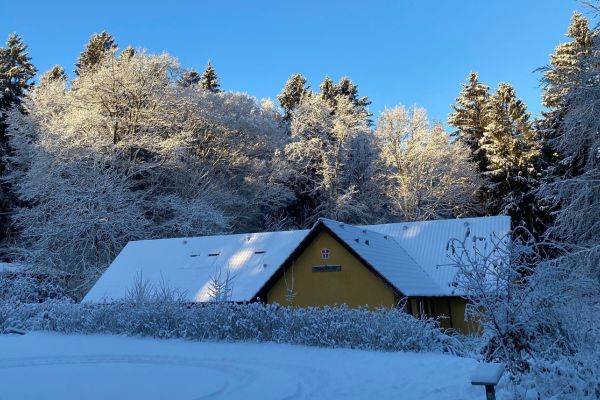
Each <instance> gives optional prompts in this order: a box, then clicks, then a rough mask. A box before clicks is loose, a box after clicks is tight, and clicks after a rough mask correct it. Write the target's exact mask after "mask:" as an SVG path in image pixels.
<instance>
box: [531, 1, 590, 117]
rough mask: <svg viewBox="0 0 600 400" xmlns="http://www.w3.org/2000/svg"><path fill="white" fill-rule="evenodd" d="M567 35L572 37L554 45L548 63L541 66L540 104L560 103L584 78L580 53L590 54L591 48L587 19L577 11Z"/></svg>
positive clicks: (553, 104) (547, 105)
mask: <svg viewBox="0 0 600 400" xmlns="http://www.w3.org/2000/svg"><path fill="white" fill-rule="evenodd" d="M566 36H567V37H568V38H569V39H571V40H570V41H568V42H566V43H562V44H560V45H558V46H556V49H555V50H554V54H552V55H551V56H550V64H549V65H548V66H547V67H546V68H543V69H542V71H543V72H544V78H543V82H544V86H543V88H544V93H543V103H544V105H545V106H546V107H549V108H555V107H557V106H559V105H560V104H561V103H563V102H564V101H565V96H566V95H567V94H568V92H569V91H570V89H572V88H573V87H574V85H575V84H576V83H577V80H578V79H579V78H582V77H583V76H582V75H581V72H582V68H583V67H584V66H583V65H582V61H583V59H582V56H585V55H587V54H589V53H590V51H591V47H592V31H591V29H590V27H589V21H588V19H587V18H586V17H585V16H583V15H582V14H580V13H579V12H575V13H574V14H573V16H572V17H571V25H570V26H569V28H568V30H567V35H566Z"/></svg>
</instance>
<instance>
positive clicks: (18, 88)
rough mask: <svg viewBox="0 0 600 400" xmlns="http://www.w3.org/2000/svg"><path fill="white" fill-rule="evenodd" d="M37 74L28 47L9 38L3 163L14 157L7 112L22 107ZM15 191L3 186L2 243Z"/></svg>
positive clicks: (0, 63) (2, 94) (0, 115)
mask: <svg viewBox="0 0 600 400" xmlns="http://www.w3.org/2000/svg"><path fill="white" fill-rule="evenodd" d="M36 72H37V70H36V68H35V67H34V65H33V64H32V63H31V58H30V57H29V54H28V53H27V45H26V44H25V42H23V39H22V38H21V37H20V36H18V35H17V34H16V33H13V34H12V35H10V36H9V37H8V40H7V41H6V47H0V159H1V157H5V156H6V155H8V154H9V153H10V148H9V146H8V137H7V135H6V129H7V125H6V114H5V113H6V112H7V111H8V110H9V109H10V108H12V107H15V106H16V107H18V106H19V105H20V103H21V99H22V97H23V96H24V95H25V93H26V92H27V91H28V90H29V89H31V88H32V87H33V84H32V83H31V79H32V78H33V77H34V76H35V74H36ZM4 168H5V165H4V160H2V161H0V175H4ZM14 203H15V200H14V195H13V194H12V191H11V188H10V187H9V186H8V185H6V184H5V183H4V182H3V181H2V182H0V241H4V240H5V239H6V237H7V236H8V234H9V232H10V217H9V215H10V212H11V210H12V208H13V207H14Z"/></svg>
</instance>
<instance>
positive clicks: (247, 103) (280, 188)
mask: <svg viewBox="0 0 600 400" xmlns="http://www.w3.org/2000/svg"><path fill="white" fill-rule="evenodd" d="M588 26H589V23H588V21H587V20H586V19H585V18H584V17H583V16H581V15H579V14H576V15H575V16H574V18H573V23H572V26H571V27H570V29H569V37H570V38H571V40H570V41H569V42H567V43H565V44H563V45H560V46H559V47H557V49H556V53H555V55H553V56H552V60H551V63H550V65H549V66H548V67H546V68H544V78H543V83H544V104H545V105H546V106H547V107H548V108H549V110H550V111H549V112H548V113H546V114H544V115H543V117H542V118H540V119H538V120H533V119H532V118H531V116H530V114H529V113H528V112H527V109H526V105H525V104H524V103H523V102H522V101H521V100H519V99H518V97H517V95H516V93H515V90H514V89H513V88H512V87H511V86H510V85H509V84H506V83H502V84H500V85H499V86H498V87H497V88H496V89H495V90H494V91H490V89H489V87H488V86H486V85H485V84H484V83H482V82H480V81H479V78H478V76H477V74H476V73H471V74H470V75H469V77H468V79H467V82H466V83H465V84H463V88H462V91H460V93H459V94H458V98H457V100H456V104H455V105H453V112H452V113H451V114H450V115H449V119H448V124H449V125H450V126H451V127H452V132H450V133H448V132H446V131H445V129H444V126H443V124H441V123H432V122H430V121H429V119H428V117H427V113H426V111H425V110H424V109H422V108H419V107H411V108H406V107H404V106H401V105H399V106H397V107H394V108H392V109H387V110H385V111H384V112H383V113H382V114H381V115H380V116H379V117H378V118H377V120H375V121H374V120H373V115H372V114H371V113H370V112H369V109H368V106H369V104H370V101H369V99H368V98H367V97H364V96H361V95H360V94H359V91H358V86H357V85H356V84H355V83H354V82H353V81H352V80H351V79H349V78H346V77H344V78H342V79H340V81H339V82H337V83H336V82H334V81H332V80H331V79H330V78H329V77H326V78H325V79H324V80H323V82H322V83H321V84H320V85H319V88H318V89H313V88H311V87H309V86H308V85H307V79H306V78H305V77H304V76H302V75H300V74H295V75H292V76H291V77H290V79H289V80H288V81H287V82H286V83H285V85H284V87H283V89H282V91H281V93H280V94H279V95H278V97H277V100H278V103H279V104H278V105H276V104H274V103H273V102H272V101H270V100H261V101H258V100H257V99H255V98H253V97H251V96H249V95H247V94H245V93H238V92H231V91H226V90H223V89H222V88H221V85H220V82H219V77H218V74H217V72H216V71H215V69H214V67H213V66H212V65H211V63H210V62H209V63H208V65H207V66H206V69H205V70H204V72H203V73H201V74H200V73H198V72H196V71H195V70H194V69H185V68H182V67H181V66H180V65H179V63H178V61H177V60H176V59H175V58H173V57H172V56H170V55H167V54H160V55H156V54H149V53H147V52H145V51H143V50H139V49H133V48H131V47H126V48H124V49H122V50H120V49H119V47H118V45H117V43H116V41H115V39H114V38H113V37H112V36H111V35H110V34H108V33H106V32H102V33H100V34H95V35H93V36H92V37H91V38H90V40H89V42H88V43H87V44H86V45H85V48H84V50H83V52H82V53H81V54H80V56H79V58H78V60H76V62H75V67H76V68H75V71H74V78H73V79H69V78H68V76H67V74H66V73H65V70H64V69H63V67H61V66H55V67H53V68H52V69H51V70H50V71H48V72H46V73H45V74H43V75H42V76H41V77H40V78H39V80H38V82H37V84H35V85H34V84H33V83H32V80H33V78H34V76H35V74H36V72H37V71H36V69H35V67H34V66H33V64H32V63H31V59H30V57H29V55H28V54H27V47H26V45H25V43H24V42H23V40H22V39H21V38H20V37H19V36H17V35H15V34H13V35H11V36H10V37H9V39H8V41H7V43H6V46H5V47H3V48H1V49H0V96H1V97H0V110H1V112H2V114H1V116H0V143H1V145H2V164H1V172H2V198H1V207H2V210H1V211H0V212H1V214H0V218H1V221H0V222H1V224H2V242H3V254H4V258H5V259H7V260H10V261H14V262H20V263H23V264H24V265H28V266H34V267H35V268H38V269H43V270H46V271H61V272H64V273H67V274H68V275H69V276H70V282H71V285H72V287H71V289H72V290H73V291H74V292H76V293H82V292H83V291H84V290H85V289H86V288H88V287H89V285H90V284H91V283H92V282H93V281H94V280H95V279H96V278H97V277H98V276H99V274H100V273H101V272H102V271H103V270H104V269H105V268H106V266H107V265H108V264H109V263H110V262H111V261H112V259H113V258H114V257H115V255H116V254H117V253H118V252H119V251H120V249H121V248H122V247H123V246H124V245H125V244H126V243H127V241H129V240H135V239H142V238H160V237H171V236H191V235H193V236H196V235H204V234H212V233H220V232H241V231H263V230H276V229H293V228H300V227H307V226H310V225H311V224H312V223H314V221H315V220H316V219H317V218H318V217H321V216H325V217H329V218H334V219H338V220H342V221H346V222H349V223H358V224H361V223H379V222H392V221H400V220H421V219H437V218H453V217H463V216H478V215H495V214H500V213H502V214H508V215H511V217H512V218H513V224H514V225H515V226H516V225H525V226H527V227H528V228H529V229H530V230H531V231H533V232H534V233H535V235H537V237H540V238H541V237H543V235H554V236H556V237H559V236H562V235H570V236H569V237H570V238H571V239H570V240H571V241H572V242H573V243H575V242H577V240H578V238H579V236H578V235H579V234H580V232H575V231H574V229H576V227H575V226H574V224H572V220H569V218H575V217H578V216H579V215H577V216H576V215H574V214H573V215H571V214H568V215H567V213H570V212H573V211H574V210H575V209H577V212H578V213H585V212H586V209H587V208H590V207H591V209H590V210H592V209H594V207H597V202H598V197H597V190H598V188H597V184H595V183H594V182H596V181H594V179H593V177H592V178H591V181H588V183H589V184H591V185H592V187H591V188H590V187H589V186H585V185H584V186H585V187H586V188H587V189H586V190H591V192H590V193H589V194H588V197H587V199H581V198H580V199H579V200H576V199H577V196H573V195H570V194H569V193H570V192H569V191H578V190H580V189H581V188H582V186H581V185H582V183H581V182H584V181H585V179H587V178H588V177H589V174H590V173H592V174H593V173H597V170H595V169H594V168H596V167H597V162H598V161H597V160H598V157H597V155H596V154H597V150H594V149H595V147H594V143H595V144H596V145H597V144H598V142H597V140H598V137H597V133H596V131H594V130H593V129H594V127H595V125H594V124H593V122H592V121H595V120H596V119H595V118H594V115H593V111H592V110H593V107H592V108H590V109H587V108H585V107H584V106H582V104H583V103H584V102H585V104H590V103H589V102H588V100H584V98H586V99H587V98H588V97H589V96H590V95H596V93H595V92H593V90H595V86H594V85H593V83H594V82H595V81H594V79H595V75H594V76H593V77H582V76H581V75H582V74H585V73H589V74H591V75H593V74H595V73H597V71H596V68H595V65H594V64H593V63H592V61H590V60H588V59H585V57H593V56H595V53H594V51H593V46H594V41H593V40H592V38H593V37H594V35H595V33H594V31H592V30H590V28H589V27H588ZM579 65H581V66H580V67H579ZM577 85H579V86H577ZM586 85H587V86H586ZM583 90H587V92H585V96H588V97H582V91H583ZM590 101H591V100H590ZM575 116H577V118H576V117H575ZM585 117H587V118H588V119H587V120H586V121H588V122H582V118H585ZM575 131H576V132H575ZM565 132H568V133H565ZM582 179H583V180H582ZM594 191H596V192H594ZM571 193H575V192H571ZM576 193H579V192H576ZM576 201H578V203H574V202H576ZM570 207H572V208H570ZM586 207H587V208H586ZM596 209H597V208H596ZM588 214H589V212H588ZM581 215H583V214H581ZM597 219H598V218H597V215H587V219H586V221H585V224H586V226H587V229H588V231H589V232H592V231H594V229H595V228H598V225H597ZM596 232H597V230H596ZM590 235H591V233H590ZM592 236H593V235H592ZM590 237H591V236H590Z"/></svg>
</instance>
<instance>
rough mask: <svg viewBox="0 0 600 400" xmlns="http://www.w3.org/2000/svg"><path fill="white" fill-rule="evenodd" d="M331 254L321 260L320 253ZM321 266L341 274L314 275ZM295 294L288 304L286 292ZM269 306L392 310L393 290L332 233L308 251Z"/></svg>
mask: <svg viewBox="0 0 600 400" xmlns="http://www.w3.org/2000/svg"><path fill="white" fill-rule="evenodd" d="M323 248H328V249H329V250H330V258H329V259H327V260H323V259H322V258H321V249H323ZM318 265H341V271H339V272H313V271H312V267H314V266H318ZM292 285H293V290H294V292H295V293H296V296H295V298H294V301H293V302H292V303H290V302H288V300H287V298H286V294H287V289H292ZM267 302H268V303H279V304H281V305H290V304H291V305H294V306H299V307H308V306H324V305H330V306H332V305H336V304H338V305H340V304H344V303H345V304H347V305H348V306H349V307H358V306H364V305H368V306H369V307H370V308H377V307H393V306H395V301H394V290H393V289H392V288H391V287H390V286H388V285H387V284H386V283H385V282H384V281H383V280H382V279H381V278H379V277H378V276H377V275H375V274H374V273H373V272H372V271H371V270H369V269H368V268H367V267H365V266H364V265H363V264H362V263H361V262H360V261H359V260H357V259H356V258H355V257H354V256H353V255H352V254H350V252H348V251H347V250H346V249H345V248H344V247H343V246H342V245H341V244H340V243H339V242H338V241H337V240H335V239H334V238H333V237H332V236H331V235H330V234H329V233H327V232H326V231H322V232H321V233H319V234H318V235H317V237H316V238H315V239H314V240H313V241H312V242H311V243H310V244H309V245H308V246H307V247H306V249H305V250H304V251H303V252H302V254H300V256H299V257H298V258H297V259H296V260H295V261H294V263H293V266H292V267H290V268H288V270H287V271H286V273H285V277H282V278H280V279H279V280H278V281H277V282H276V283H275V284H274V285H273V287H272V288H271V289H270V290H269V291H268V293H267Z"/></svg>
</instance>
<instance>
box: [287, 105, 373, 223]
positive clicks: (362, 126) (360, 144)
mask: <svg viewBox="0 0 600 400" xmlns="http://www.w3.org/2000/svg"><path fill="white" fill-rule="evenodd" d="M291 132H292V140H291V142H290V143H289V144H288V145H286V147H285V157H286V159H287V164H288V166H289V169H288V170H287V171H286V173H287V176H284V177H282V178H283V179H287V184H288V186H289V187H291V188H293V190H294V191H295V197H296V201H295V203H294V204H292V206H291V207H290V208H289V212H290V213H291V214H292V216H293V219H294V220H295V221H296V224H297V225H300V226H308V225H311V224H312V223H313V222H314V221H315V220H316V218H318V217H320V216H326V217H330V218H335V219H339V220H344V221H348V222H366V221H368V220H371V219H372V218H373V215H374V213H375V212H376V209H375V208H374V207H371V206H370V205H371V204H372V202H373V201H376V197H377V196H373V195H372V193H373V192H372V191H373V190H374V189H375V188H374V185H373V173H374V167H373V161H374V157H373V154H372V151H371V152H369V151H367V150H366V149H365V147H367V148H371V149H372V147H371V142H370V139H369V136H370V132H369V131H368V128H367V121H366V118H365V116H364V115H361V114H357V113H355V112H354V104H353V103H352V102H351V101H350V100H349V99H348V98H342V97H340V98H339V99H338V103H337V111H336V112H335V113H333V109H332V107H331V106H330V104H329V103H328V102H327V101H325V100H324V99H323V98H322V97H320V96H313V97H307V98H305V100H304V101H302V102H301V103H300V105H299V106H298V108H297V109H296V110H295V111H294V112H293V114H292V119H291Z"/></svg>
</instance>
